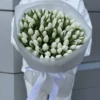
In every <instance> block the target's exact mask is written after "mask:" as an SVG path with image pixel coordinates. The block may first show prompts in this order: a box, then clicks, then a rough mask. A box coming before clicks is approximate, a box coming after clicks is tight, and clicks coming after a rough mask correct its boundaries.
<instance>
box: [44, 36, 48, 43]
mask: <svg viewBox="0 0 100 100" xmlns="http://www.w3.org/2000/svg"><path fill="white" fill-rule="evenodd" d="M43 41H44V42H46V43H47V42H48V41H49V37H48V35H46V36H45V37H44V39H43Z"/></svg>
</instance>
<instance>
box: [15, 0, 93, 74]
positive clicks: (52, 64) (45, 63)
mask: <svg viewBox="0 0 100 100" xmlns="http://www.w3.org/2000/svg"><path fill="white" fill-rule="evenodd" d="M32 8H33V9H35V8H38V9H41V8H45V9H47V10H49V9H52V10H53V9H58V10H61V11H63V12H64V13H67V14H68V15H69V16H70V17H72V18H75V19H76V20H77V21H78V22H79V23H80V24H81V26H82V28H83V29H84V31H85V33H86V37H87V38H88V40H87V41H86V43H84V44H83V45H82V46H81V47H80V48H79V49H78V50H75V51H74V52H73V53H71V54H69V55H68V56H66V57H62V58H60V59H55V61H51V60H43V59H39V58H37V57H35V56H34V55H32V54H31V53H29V52H28V51H27V50H26V49H25V48H24V46H23V45H22V44H21V43H20V42H19V40H18V38H17V34H18V33H19V21H20V19H21V18H22V16H23V14H24V12H27V11H28V10H29V9H32ZM15 27H16V28H15V34H14V39H15V41H16V44H17V46H18V49H19V51H20V52H21V54H22V56H23V57H24V58H25V60H26V61H27V63H28V65H29V66H30V67H31V68H32V69H34V70H37V71H41V72H50V73H55V72H66V71H68V70H70V69H72V68H74V67H75V66H76V65H78V64H80V63H81V61H82V59H83V56H84V54H85V51H86V48H87V46H88V43H89V40H90V38H91V33H92V31H91V29H90V27H89V26H88V25H87V23H86V22H85V20H84V19H83V17H82V16H81V15H80V14H79V13H78V12H77V11H76V10H75V9H73V8H72V7H71V6H70V5H68V4H66V3H64V2H62V1H58V0H55V1H53V2H51V0H48V1H44V0H43V1H39V2H38V1H37V2H34V3H31V4H24V5H19V6H17V7H16V9H15Z"/></svg>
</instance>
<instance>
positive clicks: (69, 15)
mask: <svg viewBox="0 0 100 100" xmlns="http://www.w3.org/2000/svg"><path fill="white" fill-rule="evenodd" d="M36 25H37V26H36ZM33 27H34V28H33ZM25 30H26V31H25ZM19 33H21V34H19ZM91 33H92V30H91V29H90V27H89V26H88V25H87V23H86V22H85V21H84V19H83V17H82V16H81V15H80V14H79V13H78V12H77V11H76V10H75V9H74V8H73V7H71V6H70V5H68V4H66V3H64V2H62V1H59V0H54V1H52V0H48V1H36V2H34V3H31V4H23V5H18V6H17V7H16V9H15V25H14V39H15V41H16V44H17V46H18V49H19V51H20V53H21V54H22V56H23V57H24V59H25V60H26V62H27V63H28V65H29V66H30V67H31V68H32V69H33V70H36V71H41V72H49V73H57V72H66V71H68V70H70V69H72V68H74V67H75V66H77V65H78V64H80V63H81V61H82V59H83V57H84V54H85V51H86V49H87V46H88V43H89V40H90V38H91ZM19 37H20V38H19ZM29 37H30V38H29ZM77 39H78V40H79V39H83V40H82V41H78V42H76V41H77ZM20 40H21V41H20ZM70 41H71V42H70ZM39 42H40V44H39ZM78 43H79V44H78ZM32 44H33V45H32ZM32 46H33V47H32Z"/></svg>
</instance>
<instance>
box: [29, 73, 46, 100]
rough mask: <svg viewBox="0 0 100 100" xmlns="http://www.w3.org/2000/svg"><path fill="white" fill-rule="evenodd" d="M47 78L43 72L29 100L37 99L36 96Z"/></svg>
mask: <svg viewBox="0 0 100 100" xmlns="http://www.w3.org/2000/svg"><path fill="white" fill-rule="evenodd" d="M45 79H46V73H41V74H40V76H39V77H38V79H37V81H36V82H35V84H34V86H33V88H32V90H31V92H30V94H29V96H28V98H27V100H36V97H37V95H38V93H39V91H40V89H41V87H42V85H43V83H44V81H45Z"/></svg>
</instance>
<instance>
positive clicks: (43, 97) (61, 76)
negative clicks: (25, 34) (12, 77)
mask: <svg viewBox="0 0 100 100" xmlns="http://www.w3.org/2000/svg"><path fill="white" fill-rule="evenodd" d="M34 1H36V0H22V2H21V3H22V4H24V3H31V2H34ZM37 1H39V0H37ZM63 1H65V2H67V3H68V4H70V5H71V6H73V7H74V8H75V9H77V10H78V11H79V12H80V13H81V14H82V16H84V18H85V20H86V22H87V24H88V25H89V26H90V27H91V22H90V19H89V16H88V13H87V10H86V9H85V6H84V4H83V1H82V0H63ZM12 27H13V25H12ZM12 30H13V28H12ZM12 43H13V44H14V46H16V43H15V42H14V39H13V36H12ZM90 47H91V42H90V43H89V46H88V49H87V51H86V53H85V55H89V54H90ZM16 48H17V46H16ZM17 49H18V48H17ZM25 68H26V69H25ZM23 71H24V72H25V83H26V88H27V94H28V95H29V97H31V98H30V99H29V100H47V97H48V96H47V94H50V98H49V100H71V91H72V87H73V84H74V77H75V74H76V71H77V67H75V68H74V69H72V70H70V71H67V72H65V73H56V74H51V73H48V74H47V73H45V74H46V77H45V76H44V77H43V76H42V78H41V79H40V76H41V75H42V73H41V72H38V71H34V70H32V69H31V68H30V67H28V66H27V64H26V63H24V65H23ZM45 78H46V79H45ZM39 79H40V80H39ZM44 79H45V81H44V83H43V80H44ZM36 80H37V81H36ZM55 80H58V81H55ZM41 81H42V82H41ZM37 82H38V83H41V84H42V85H43V86H41V85H39V86H41V87H40V88H41V90H40V91H38V93H37V94H36V95H35V94H33V93H32V91H31V90H33V92H34V91H35V90H34V87H33V86H35V85H37ZM50 88H51V89H53V90H52V91H51V90H50ZM64 89H65V91H64ZM54 91H55V92H54ZM57 92H58V93H57ZM53 94H54V95H53ZM55 98H56V99H55Z"/></svg>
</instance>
